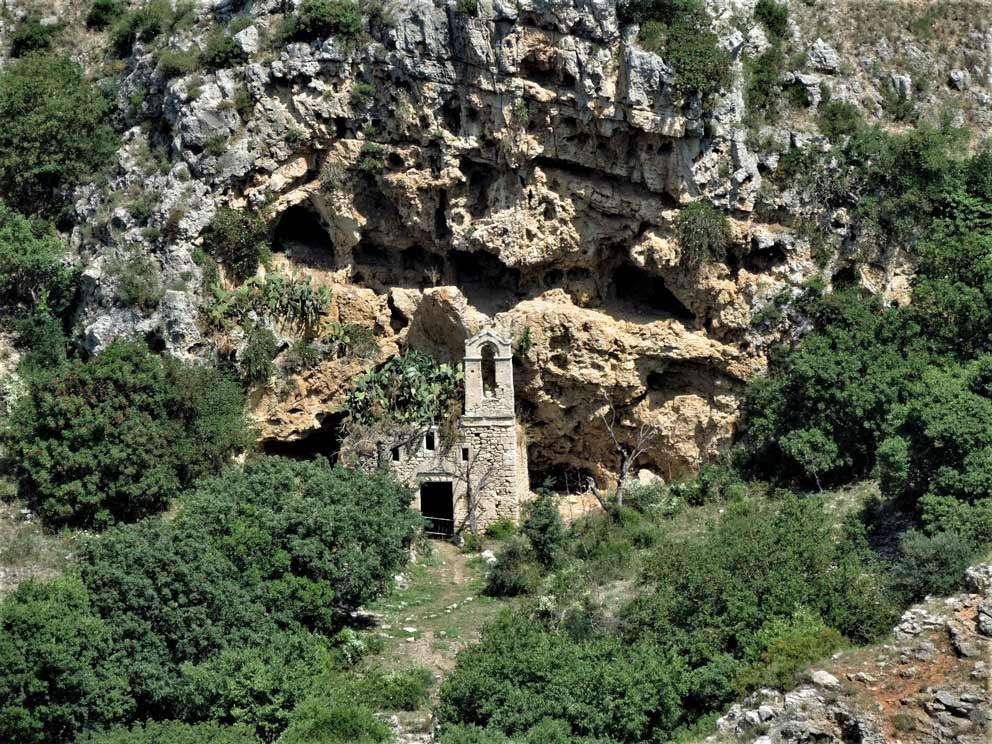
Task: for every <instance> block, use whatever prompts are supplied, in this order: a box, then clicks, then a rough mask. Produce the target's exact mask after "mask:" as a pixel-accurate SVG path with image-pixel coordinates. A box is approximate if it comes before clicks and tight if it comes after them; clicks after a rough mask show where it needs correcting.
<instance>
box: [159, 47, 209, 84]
mask: <svg viewBox="0 0 992 744" xmlns="http://www.w3.org/2000/svg"><path fill="white" fill-rule="evenodd" d="M199 66H200V60H199V58H198V57H197V55H196V54H195V53H194V52H191V51H186V50H183V49H163V50H162V51H161V52H159V53H158V70H159V72H161V73H162V75H163V76H164V77H165V79H166V80H170V79H172V78H175V77H183V76H184V75H189V74H190V73H191V72H194V71H196V69H197V68H198V67H199Z"/></svg>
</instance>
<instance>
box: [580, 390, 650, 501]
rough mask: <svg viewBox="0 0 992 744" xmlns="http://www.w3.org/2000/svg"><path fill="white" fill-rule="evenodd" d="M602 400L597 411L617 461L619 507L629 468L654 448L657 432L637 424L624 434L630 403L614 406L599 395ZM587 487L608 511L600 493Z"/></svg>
mask: <svg viewBox="0 0 992 744" xmlns="http://www.w3.org/2000/svg"><path fill="white" fill-rule="evenodd" d="M603 400H604V402H605V410H603V411H600V413H599V418H600V420H601V421H602V422H603V426H605V427H606V432H607V434H609V437H610V442H611V443H612V445H613V452H614V454H615V455H616V458H617V490H616V504H617V506H623V495H624V494H623V492H624V488H626V486H627V480H628V479H629V478H630V469H631V468H632V467H633V466H634V465H635V464H636V463H637V461H638V459H640V458H641V457H642V456H643V455H644V454H645V453H646V452H647V451H648V450H649V449H650V448H651V447H652V446H653V445H654V443H655V442H656V441H657V439H658V437H659V436H660V434H661V432H660V430H659V429H658V427H656V426H653V425H651V424H640V425H638V426H637V427H634V428H633V429H632V431H631V432H630V433H629V434H628V433H627V432H625V431H624V423H623V411H624V409H626V408H629V407H630V406H631V405H633V402H628V403H625V404H620V405H617V404H616V403H615V402H614V401H613V399H612V398H611V397H610V396H609V395H607V394H606V393H604V394H603ZM589 487H590V490H591V491H592V493H593V495H594V496H595V497H596V500H597V501H599V505H600V506H601V507H603V510H604V511H606V512H609V511H610V506H609V505H608V503H607V499H606V496H605V495H604V494H603V492H602V491H601V490H600V489H599V488H598V487H597V486H596V484H595V483H594V482H592V481H590V483H589Z"/></svg>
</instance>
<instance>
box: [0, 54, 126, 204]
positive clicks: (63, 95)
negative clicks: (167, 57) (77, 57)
mask: <svg viewBox="0 0 992 744" xmlns="http://www.w3.org/2000/svg"><path fill="white" fill-rule="evenodd" d="M109 109H110V105H109V102H108V101H107V99H106V98H105V97H104V95H103V94H102V93H101V92H100V91H98V90H97V88H96V87H95V86H94V85H92V84H91V83H89V82H88V81H86V80H84V79H83V73H82V70H81V69H80V67H79V65H77V64H76V63H75V62H72V61H70V60H68V59H61V58H57V57H47V56H43V55H38V54H32V55H29V56H27V57H25V58H24V59H20V60H17V61H15V62H13V63H12V64H10V65H8V66H7V67H5V68H4V69H3V71H2V72H0V195H2V196H3V198H4V200H5V201H6V202H7V203H8V204H9V205H10V206H13V207H15V208H18V209H20V210H22V211H23V212H25V213H34V212H39V213H44V214H55V213H57V212H58V211H59V210H60V209H61V207H62V206H63V204H64V202H65V200H66V198H67V196H68V192H69V190H70V189H71V188H72V187H73V186H75V185H76V183H78V182H79V180H80V179H81V178H83V177H84V176H86V175H87V174H89V173H91V172H93V171H95V170H97V169H99V168H101V167H103V166H104V165H105V164H106V163H108V162H110V160H111V156H112V155H113V152H114V151H115V150H116V148H117V136H116V135H115V134H114V132H113V131H112V130H111V128H110V127H109V126H108V124H107V121H108V118H109V116H108V115H109Z"/></svg>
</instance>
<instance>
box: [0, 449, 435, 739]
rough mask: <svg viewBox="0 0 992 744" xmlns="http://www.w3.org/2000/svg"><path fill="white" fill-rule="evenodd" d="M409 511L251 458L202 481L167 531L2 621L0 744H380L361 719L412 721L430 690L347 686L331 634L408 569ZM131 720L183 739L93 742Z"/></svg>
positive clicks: (101, 560) (294, 466)
mask: <svg viewBox="0 0 992 744" xmlns="http://www.w3.org/2000/svg"><path fill="white" fill-rule="evenodd" d="M410 499H411V495H410V493H409V491H408V490H407V489H405V488H403V487H402V486H400V485H399V484H398V483H397V482H395V481H394V480H392V479H391V478H390V477H388V476H385V475H377V476H371V477H370V476H366V475H364V474H360V473H357V472H353V471H347V470H343V469H340V468H332V467H331V466H330V465H328V464H327V462H326V461H323V460H317V461H313V462H306V463H304V462H294V461H290V460H284V459H280V458H260V459H258V460H255V461H251V462H249V463H248V464H247V465H245V466H244V468H243V469H239V468H234V467H231V468H229V469H228V470H227V471H225V473H224V474H223V475H222V476H220V477H218V478H213V479H208V480H205V481H204V482H203V483H202V484H201V485H200V486H199V487H198V488H197V489H196V490H195V491H193V492H191V493H189V495H188V496H187V497H186V498H185V500H184V501H183V503H182V505H181V509H180V510H179V513H178V515H177V516H175V517H174V518H173V519H170V520H166V519H161V518H150V519H146V520H144V521H142V522H139V523H138V524H136V525H120V526H117V527H115V528H113V529H111V530H108V531H107V532H105V533H103V534H102V535H99V536H93V537H92V538H91V539H90V540H88V541H87V543H86V544H85V549H84V550H83V553H82V555H81V557H80V562H79V575H80V578H81V581H80V580H79V579H75V578H66V579H58V580H56V581H53V582H50V583H47V584H42V583H32V582H28V583H25V584H23V585H22V586H21V587H20V588H19V589H18V590H17V592H15V593H14V594H13V595H11V596H10V597H7V598H5V599H4V600H3V602H2V603H0V663H2V665H3V669H4V675H3V676H0V737H2V738H3V740H4V741H7V740H10V741H19V742H20V741H23V742H29V743H37V744H61V743H62V742H64V741H70V740H73V739H74V738H75V736H76V735H77V734H78V733H87V732H90V733H91V734H92V736H91V737H90V739H83V741H88V742H92V744H107V743H110V744H116V742H118V741H131V740H134V741H141V742H145V741H147V742H149V743H151V744H157V742H160V741H169V742H172V741H180V742H181V741H187V740H189V741H191V742H192V741H196V742H197V743H198V744H199V742H201V741H207V742H214V741H216V742H217V744H240V743H241V742H243V741H245V740H247V741H262V742H273V741H275V740H276V739H278V738H279V737H280V735H282V734H283V732H284V731H285V730H287V729H288V733H287V734H286V737H288V738H284V739H281V741H283V742H285V741H307V742H308V744H309V743H310V742H312V741H327V742H339V741H340V742H350V741H360V740H363V739H362V736H365V737H366V738H367V740H369V741H387V740H389V738H390V730H389V727H388V726H385V725H384V724H382V723H381V722H379V721H378V720H377V719H376V718H375V717H374V715H373V710H372V708H373V707H386V706H395V707H396V708H406V707H411V706H417V705H420V704H422V703H423V701H424V699H425V697H426V694H427V690H428V688H429V686H430V682H431V676H430V674H429V673H426V672H425V671H423V670H420V671H417V670H411V671H409V672H404V673H394V674H388V675H387V674H380V673H370V674H368V675H366V676H364V677H361V678H358V677H356V676H355V675H354V674H351V673H346V672H345V671H343V669H341V668H340V666H339V665H340V664H342V662H341V661H339V659H338V656H339V655H338V654H336V653H335V649H334V643H335V640H334V638H335V636H333V635H332V633H333V632H334V631H335V630H337V629H338V628H340V627H341V625H342V624H343V623H345V622H347V620H348V614H347V611H348V610H350V609H352V608H354V607H355V606H357V605H358V604H360V603H365V602H369V601H371V600H373V599H375V597H376V596H378V594H379V593H381V592H382V591H383V590H384V588H385V587H386V586H387V583H388V581H389V580H390V579H391V578H392V577H393V576H394V575H395V573H396V572H397V571H398V570H400V568H401V567H402V565H403V563H404V562H405V561H406V559H407V555H408V550H409V544H410V541H411V540H412V538H413V535H414V533H415V531H416V529H417V528H418V526H419V524H420V520H419V518H418V517H417V516H416V515H415V514H413V513H412V512H411V511H410V510H409V502H410ZM8 670H9V671H8ZM356 701H361V702H356ZM146 718H150V719H153V720H154V719H161V720H172V719H181V720H182V721H184V723H163V724H154V723H149V724H147V725H145V726H139V727H137V728H136V729H133V730H130V731H129V730H127V729H125V728H117V729H114V730H111V731H109V732H107V733H102V734H97V733H95V730H96V729H99V728H107V727H112V726H119V727H124V726H128V725H131V724H133V723H134V722H135V720H143V719H146ZM197 721H212V722H213V723H215V724H221V725H220V726H217V725H203V726H190V725H187V723H193V722H197ZM249 732H250V733H249ZM311 734H312V735H313V736H314V737H316V738H304V737H305V736H310V735H311ZM128 737H133V739H130V738H128ZM168 737H174V738H168ZM197 737H201V738H197Z"/></svg>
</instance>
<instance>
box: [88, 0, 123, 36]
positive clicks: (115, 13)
mask: <svg viewBox="0 0 992 744" xmlns="http://www.w3.org/2000/svg"><path fill="white" fill-rule="evenodd" d="M126 10H127V3H125V2H124V1H123V0H93V4H92V5H91V6H90V11H89V13H87V14H86V27H87V28H95V29H101V28H106V27H107V26H109V25H110V24H112V23H113V22H114V21H116V20H117V19H118V18H119V17H120V16H121V15H122V14H123V13H124V12H125V11H126Z"/></svg>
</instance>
